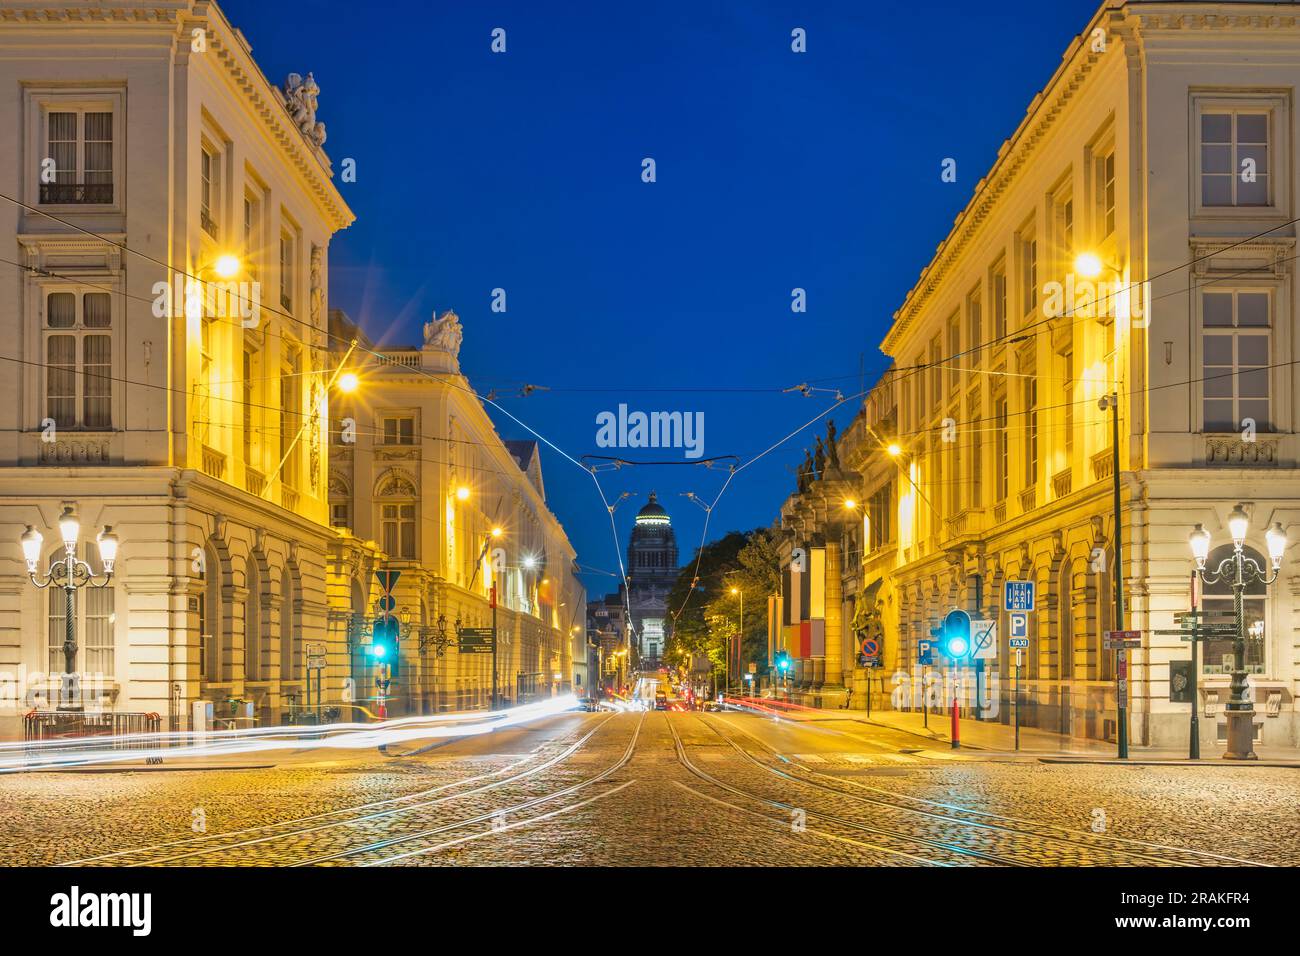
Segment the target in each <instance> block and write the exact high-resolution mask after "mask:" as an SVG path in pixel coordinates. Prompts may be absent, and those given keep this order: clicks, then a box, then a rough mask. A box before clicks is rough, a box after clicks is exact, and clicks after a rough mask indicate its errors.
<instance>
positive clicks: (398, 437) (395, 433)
mask: <svg viewBox="0 0 1300 956" xmlns="http://www.w3.org/2000/svg"><path fill="white" fill-rule="evenodd" d="M384 444H385V445H414V444H415V418H414V417H413V416H411V415H393V416H390V417H387V418H385V419H384Z"/></svg>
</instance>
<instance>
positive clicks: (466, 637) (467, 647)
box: [456, 627, 493, 654]
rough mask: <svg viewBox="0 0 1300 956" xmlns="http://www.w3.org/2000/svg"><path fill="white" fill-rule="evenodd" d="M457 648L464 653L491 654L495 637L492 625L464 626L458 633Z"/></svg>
mask: <svg viewBox="0 0 1300 956" xmlns="http://www.w3.org/2000/svg"><path fill="white" fill-rule="evenodd" d="M456 639H457V640H456V644H457V649H458V650H459V651H460V652H461V653H462V654H491V653H492V646H493V639H492V628H490V627H462V628H461V629H460V631H459V632H457V634H456Z"/></svg>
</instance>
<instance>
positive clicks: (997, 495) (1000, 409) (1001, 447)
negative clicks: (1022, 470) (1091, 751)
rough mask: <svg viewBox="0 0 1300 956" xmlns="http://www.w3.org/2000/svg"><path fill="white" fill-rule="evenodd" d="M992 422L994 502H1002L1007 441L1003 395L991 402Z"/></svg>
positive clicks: (1004, 397) (1004, 399) (1006, 460)
mask: <svg viewBox="0 0 1300 956" xmlns="http://www.w3.org/2000/svg"><path fill="white" fill-rule="evenodd" d="M993 420H994V422H995V426H994V427H995V431H994V440H995V444H996V448H995V449H994V452H993V456H994V459H995V460H996V462H997V480H996V481H995V482H994V485H993V491H994V495H993V497H994V500H996V501H1004V500H1006V497H1007V477H1008V474H1009V469H1008V458H1007V455H1008V451H1009V449H1008V441H1007V398H1006V396H1005V395H1002V396H999V397H998V398H995V399H994V400H993Z"/></svg>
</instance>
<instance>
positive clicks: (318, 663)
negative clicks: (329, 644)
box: [304, 644, 326, 671]
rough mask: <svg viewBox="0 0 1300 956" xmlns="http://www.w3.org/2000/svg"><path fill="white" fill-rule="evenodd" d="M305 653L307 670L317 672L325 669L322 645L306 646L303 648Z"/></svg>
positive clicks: (323, 646) (324, 649) (324, 650)
mask: <svg viewBox="0 0 1300 956" xmlns="http://www.w3.org/2000/svg"><path fill="white" fill-rule="evenodd" d="M304 650H306V652H307V670H309V671H319V670H324V669H325V652H326V647H325V645H324V644H308V645H307V646H306V648H304Z"/></svg>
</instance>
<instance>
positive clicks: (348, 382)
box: [335, 372, 361, 395]
mask: <svg viewBox="0 0 1300 956" xmlns="http://www.w3.org/2000/svg"><path fill="white" fill-rule="evenodd" d="M335 384H337V386H338V390H339V391H340V392H343V393H344V394H347V395H351V394H352V393H353V392H355V391H356V390H357V386H358V385H360V384H361V380H360V379H359V378H357V373H356V372H344V373H343V374H342V375H340V376H339V380H338V382H337V383H335Z"/></svg>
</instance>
